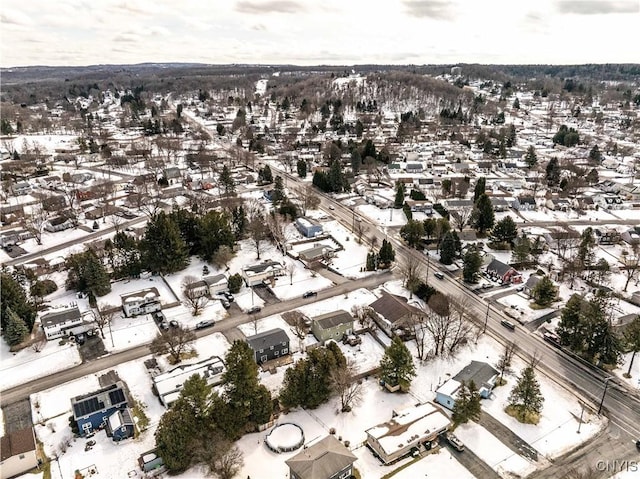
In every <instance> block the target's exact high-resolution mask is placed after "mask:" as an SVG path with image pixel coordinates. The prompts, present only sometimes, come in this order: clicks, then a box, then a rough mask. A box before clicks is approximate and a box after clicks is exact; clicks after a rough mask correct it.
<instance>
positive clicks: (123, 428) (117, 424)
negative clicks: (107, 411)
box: [106, 407, 134, 442]
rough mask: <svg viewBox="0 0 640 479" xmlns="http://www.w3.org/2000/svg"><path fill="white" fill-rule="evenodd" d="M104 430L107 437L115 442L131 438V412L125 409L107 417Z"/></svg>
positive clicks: (132, 433)
mask: <svg viewBox="0 0 640 479" xmlns="http://www.w3.org/2000/svg"><path fill="white" fill-rule="evenodd" d="M106 430H107V436H109V437H111V438H113V440H114V441H116V442H120V441H122V440H123V439H127V438H130V437H133V435H134V423H133V416H132V415H131V410H130V409H129V408H128V407H126V408H124V409H122V410H117V411H116V412H114V413H113V414H112V415H111V416H109V419H107V424H106Z"/></svg>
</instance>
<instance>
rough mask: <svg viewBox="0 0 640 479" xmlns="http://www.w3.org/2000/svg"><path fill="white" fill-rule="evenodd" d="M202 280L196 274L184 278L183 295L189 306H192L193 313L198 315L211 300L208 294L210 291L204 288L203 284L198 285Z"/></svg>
mask: <svg viewBox="0 0 640 479" xmlns="http://www.w3.org/2000/svg"><path fill="white" fill-rule="evenodd" d="M199 282H200V280H198V278H196V277H195V276H191V275H189V276H185V277H184V279H183V280H182V297H183V298H184V301H185V303H186V305H187V306H189V307H190V308H191V314H192V315H194V316H198V315H199V314H200V312H201V311H202V309H203V308H204V307H205V306H206V305H207V303H208V302H209V297H208V296H207V293H208V291H206V285H205V286H204V287H205V290H204V291H203V290H202V287H203V286H201V285H197V283H199Z"/></svg>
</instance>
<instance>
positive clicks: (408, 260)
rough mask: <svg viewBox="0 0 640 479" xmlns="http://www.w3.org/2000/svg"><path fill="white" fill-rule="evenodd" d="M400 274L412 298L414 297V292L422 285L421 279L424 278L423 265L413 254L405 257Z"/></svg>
mask: <svg viewBox="0 0 640 479" xmlns="http://www.w3.org/2000/svg"><path fill="white" fill-rule="evenodd" d="M400 274H401V275H402V279H403V282H404V287H405V288H407V289H408V290H409V292H410V296H409V297H410V298H411V297H413V290H414V289H415V288H416V287H417V286H418V284H419V283H420V278H422V277H423V276H424V273H423V270H422V264H421V263H420V261H419V260H418V258H416V257H415V256H414V255H413V254H408V255H405V256H404V257H403V258H402V261H400Z"/></svg>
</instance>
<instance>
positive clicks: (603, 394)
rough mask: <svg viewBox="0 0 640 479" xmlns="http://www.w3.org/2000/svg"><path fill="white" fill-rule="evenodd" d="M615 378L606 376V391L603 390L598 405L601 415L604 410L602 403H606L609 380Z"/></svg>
mask: <svg viewBox="0 0 640 479" xmlns="http://www.w3.org/2000/svg"><path fill="white" fill-rule="evenodd" d="M610 379H613V377H611V376H610V377H608V378H605V380H604V391H602V398H601V399H600V406H598V416H599V415H600V412H601V411H602V405H603V404H604V397H605V396H606V395H607V388H608V387H609V380H610Z"/></svg>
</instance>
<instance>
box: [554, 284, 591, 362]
mask: <svg viewBox="0 0 640 479" xmlns="http://www.w3.org/2000/svg"><path fill="white" fill-rule="evenodd" d="M583 303H584V300H583V299H582V298H581V297H580V296H578V295H577V294H574V295H573V296H571V298H569V301H567V304H566V305H565V307H564V308H563V309H562V313H561V316H560V322H559V323H558V327H557V328H556V333H557V334H558V337H559V338H560V344H561V345H562V346H567V347H568V348H569V349H571V350H572V351H575V352H581V351H582V350H583V348H584V341H585V331H584V327H583V324H582V321H581V318H580V314H581V310H582V306H583Z"/></svg>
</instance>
